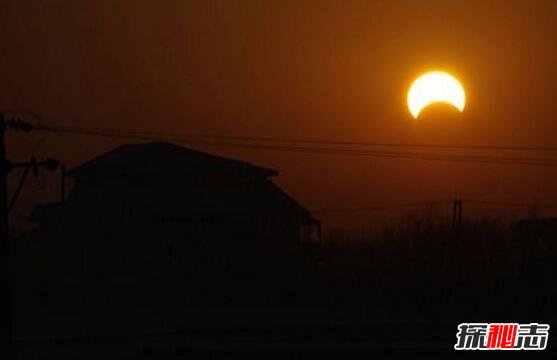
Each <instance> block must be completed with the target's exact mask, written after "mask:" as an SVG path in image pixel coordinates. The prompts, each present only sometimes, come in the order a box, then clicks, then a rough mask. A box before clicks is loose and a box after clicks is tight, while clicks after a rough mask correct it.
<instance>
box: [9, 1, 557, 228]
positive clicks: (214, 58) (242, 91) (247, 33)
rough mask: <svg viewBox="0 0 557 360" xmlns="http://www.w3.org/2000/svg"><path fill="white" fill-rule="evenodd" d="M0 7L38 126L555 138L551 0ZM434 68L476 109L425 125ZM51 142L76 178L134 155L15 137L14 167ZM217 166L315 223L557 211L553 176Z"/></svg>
mask: <svg viewBox="0 0 557 360" xmlns="http://www.w3.org/2000/svg"><path fill="white" fill-rule="evenodd" d="M2 8H3V9H2V11H1V13H0V20H1V21H0V24H1V25H0V30H1V31H0V44H2V50H3V51H2V56H0V78H1V79H2V86H0V106H3V107H20V108H25V109H29V110H32V111H35V112H37V113H40V114H41V115H42V116H43V118H44V119H45V120H44V121H45V123H48V124H57V125H75V126H83V127H101V128H105V127H108V128H120V129H137V130H153V131H177V132H194V133H209V134H225V135H249V136H273V137H308V138H327V139H346V140H363V141H387V142H390V141H394V142H421V143H466V144H503V145H529V144H535V145H555V142H556V140H557V135H556V134H557V122H556V121H555V115H554V114H555V110H557V102H556V101H555V100H556V96H555V84H556V83H557V66H555V64H557V27H556V26H555V24H556V23H557V2H555V1H552V0H547V1H541V0H533V1H510V0H507V1H461V2H453V1H433V0H429V1H428V0H420V1H393V0H390V1H302V0H298V1H284V0H283V1H256V0H254V1H206V0H204V1H160V2H159V1H157V2H154V1H148V0H133V1H132V0H129V1H90V2H83V1H76V2H70V1H48V2H43V1H9V2H8V3H7V4H3V5H2ZM433 68H441V69H445V70H449V71H451V72H453V73H454V74H455V75H456V76H457V77H458V78H459V79H461V80H462V82H463V85H464V87H465V89H466V90H467V98H468V103H467V107H466V110H465V112H464V113H463V114H456V113H454V112H453V111H451V110H449V109H443V108H440V109H430V111H427V112H426V113H424V115H426V116H424V118H423V119H422V121H418V122H415V121H413V120H412V119H411V117H410V116H409V114H408V112H407V110H406V107H405V95H406V90H407V88H408V86H409V85H410V83H411V81H412V80H413V79H414V78H415V77H416V76H417V75H419V74H420V73H421V72H423V71H425V70H430V69H433ZM40 140H42V142H41V143H40V147H39V148H38V154H40V155H44V156H55V157H57V158H59V159H61V160H63V161H64V162H66V163H67V164H69V165H70V166H71V165H76V164H78V163H80V162H82V161H84V160H86V159H88V158H90V157H92V156H95V155H96V154H98V153H99V152H102V151H106V150H108V149H109V148H111V147H112V146H114V145H116V144H118V143H119V142H120V141H116V140H110V141H109V140H103V139H93V138H88V137H71V136H59V135H54V134H50V135H48V136H46V137H44V138H43V136H42V134H33V135H13V134H10V135H9V139H8V145H9V148H8V152H9V155H10V157H11V158H12V159H13V160H24V159H26V158H28V157H29V156H30V153H31V151H32V150H33V148H35V146H36V145H37V143H38V142H39V141H40ZM204 150H207V151H210V152H213V153H217V154H220V155H225V156H231V157H237V158H240V159H245V160H248V161H252V162H254V163H258V164H261V165H266V166H271V167H275V168H277V169H278V170H279V171H280V172H281V175H280V177H279V180H278V181H279V183H280V184H281V185H282V186H283V187H285V189H286V190H287V191H288V192H289V193H290V194H292V195H293V196H294V197H296V198H297V199H299V200H300V201H301V202H302V203H303V204H305V205H307V207H308V208H309V209H310V210H311V209H321V208H353V207H365V206H368V205H370V204H376V203H393V202H394V203H397V202H407V201H429V200H435V199H445V198H452V197H453V196H454V195H455V193H458V194H459V195H460V196H462V197H463V198H475V199H494V200H504V201H528V202H530V201H533V199H534V198H535V197H536V196H537V198H538V199H539V201H540V202H545V203H557V189H556V188H555V183H556V180H557V169H553V168H543V167H542V168H538V167H525V166H504V165H485V164H463V163H449V162H426V161H417V160H392V159H374V158H353V157H343V156H325V155H307V154H287V153H286V154H285V153H273V152H254V151H253V150H231V149H223V148H204ZM487 155H493V153H492V152H491V153H489V154H487ZM495 155H499V153H497V154H495ZM510 155H511V156H529V155H532V154H526V153H518V154H510ZM535 156H553V157H557V154H553V153H550V154H536V155H535ZM56 187H57V185H56V179H55V178H54V177H52V176H45V177H44V178H43V179H41V180H35V179H32V180H30V182H29V186H28V187H27V188H26V190H25V192H24V194H23V196H22V202H23V203H22V204H21V209H20V211H19V214H20V215H19V216H24V214H25V211H24V210H23V209H24V208H25V206H24V205H25V203H29V202H30V201H31V200H32V199H39V200H45V199H48V198H49V196H50V195H48V194H52V193H53V192H54V191H56ZM373 216H374V215H370V216H368V217H364V218H363V219H360V220H357V221H358V222H360V223H362V224H364V223H369V222H370V221H373V220H372V219H373ZM359 217H360V218H361V216H359ZM324 220H326V221H327V222H328V224H329V225H330V224H346V223H347V222H348V220H346V219H339V218H338V217H334V218H332V217H331V218H329V217H325V218H324ZM350 221H356V220H354V219H351V220H350ZM358 226H359V225H358Z"/></svg>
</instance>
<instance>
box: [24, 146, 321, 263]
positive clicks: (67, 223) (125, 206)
mask: <svg viewBox="0 0 557 360" xmlns="http://www.w3.org/2000/svg"><path fill="white" fill-rule="evenodd" d="M277 175H278V172H277V171H276V170H272V169H268V168H264V167H259V166H254V165H251V164H249V163H247V162H244V161H238V160H231V159H226V158H222V157H218V156H213V155H210V154H206V153H203V152H199V151H196V150H192V149H188V148H185V147H181V146H177V145H173V144H169V143H164V142H152V143H143V144H130V145H122V146H119V147H118V148H116V149H114V150H112V151H110V152H108V153H106V154H103V155H101V156H99V157H97V158H94V159H92V160H90V161H88V162H86V163H84V164H83V165H80V166H78V167H76V168H74V169H71V170H69V171H68V172H67V176H68V177H70V178H73V179H74V188H73V190H72V192H71V193H70V195H69V196H68V198H67V199H66V200H65V201H64V202H63V203H56V204H46V205H42V206H39V207H37V208H36V209H35V210H34V212H33V213H32V216H31V219H32V220H33V221H35V222H37V223H38V224H39V227H38V232H37V233H38V234H41V236H42V237H43V238H47V239H48V240H44V241H49V242H50V243H51V244H53V245H54V244H56V243H61V246H59V247H58V248H63V249H71V248H72V247H73V248H74V251H73V252H71V250H63V251H70V252H71V254H73V255H68V256H76V255H75V254H80V251H82V252H85V254H83V255H82V256H83V257H86V258H87V260H83V261H82V262H86V263H87V266H88V267H91V266H92V267H94V268H95V269H96V270H98V271H103V270H105V271H108V272H110V271H112V269H114V268H117V267H118V266H119V265H122V264H123V263H124V264H125V267H132V268H134V267H135V266H134V265H137V266H139V267H144V266H149V264H152V265H154V266H156V267H160V265H161V263H162V264H171V265H173V266H179V264H182V263H188V262H192V261H194V262H195V261H198V262H203V264H204V266H207V267H210V266H212V263H213V262H214V263H222V262H223V261H224V260H223V261H220V260H219V259H221V260H222V259H223V258H232V259H236V260H234V261H237V259H240V258H241V259H248V260H249V259H250V258H255V257H262V256H264V255H262V254H275V255H277V256H278V255H280V254H292V253H296V252H298V251H299V250H300V247H301V244H302V242H304V241H318V239H319V238H320V223H319V221H317V220H316V219H314V218H313V217H312V216H311V214H310V212H309V211H308V210H306V209H305V208H303V207H302V206H301V205H300V204H298V203H297V202H296V201H295V200H294V199H293V198H291V197H290V196H288V195H287V194H286V193H285V192H284V191H282V190H281V189H280V188H279V187H278V186H277V185H276V184H274V183H273V182H272V180H271V178H272V177H275V176H277ZM83 249H85V250H83ZM80 256H81V255H80ZM199 259H203V261H201V260H199ZM93 263H94V264H93ZM96 270H95V271H96Z"/></svg>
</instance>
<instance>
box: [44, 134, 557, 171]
mask: <svg viewBox="0 0 557 360" xmlns="http://www.w3.org/2000/svg"><path fill="white" fill-rule="evenodd" d="M36 129H37V130H43V131H50V132H57V133H65V134H73V135H93V136H102V137H111V138H127V139H141V140H156V139H159V140H167V141H173V142H178V143H185V144H190V145H204V146H220V147H236V148H248V149H256V150H271V151H282V152H300V153H311V154H328V155H350V156H368V157H380V158H399V159H419V160H444V161H458V162H477V163H493V164H512V165H536V166H557V159H549V158H518V157H499V156H475V155H456V154H436V153H422V152H400V151H385V150H365V149H350V148H338V147H336V148H334V147H315V146H301V145H297V146H294V145H284V144H268V143H246V142H238V141H222V140H219V139H222V138H224V137H222V136H214V137H210V136H209V135H204V136H203V137H204V138H206V139H207V140H197V139H193V140H192V139H186V138H184V137H174V136H172V137H171V136H168V137H163V136H157V134H161V133H149V132H134V131H123V130H114V129H85V128H77V127H65V128H62V127H45V126H37V127H36ZM182 135H183V134H182ZM275 140H276V141H277V142H278V141H279V140H278V139H275Z"/></svg>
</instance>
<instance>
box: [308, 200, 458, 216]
mask: <svg viewBox="0 0 557 360" xmlns="http://www.w3.org/2000/svg"><path fill="white" fill-rule="evenodd" d="M451 202H452V201H448V200H447V201H429V202H414V203H398V204H377V205H371V206H366V207H361V208H344V209H342V208H337V209H317V210H313V211H312V212H313V213H316V214H335V213H358V212H374V211H383V210H392V209H402V208H419V207H430V206H436V205H447V204H450V203H451Z"/></svg>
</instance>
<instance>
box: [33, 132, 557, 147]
mask: <svg viewBox="0 0 557 360" xmlns="http://www.w3.org/2000/svg"><path fill="white" fill-rule="evenodd" d="M36 128H37V129H39V130H44V131H54V132H64V133H70V134H85V133H88V134H94V135H122V136H146V137H149V138H173V139H181V138H185V139H206V140H230V141H258V142H269V143H287V144H313V145H344V146H363V147H401V148H437V149H469V150H508V151H557V146H507V145H470V144H417V143H403V142H367V141H345V140H332V139H310V138H290V137H289V138H284V137H283V138H276V137H263V136H236V135H234V136H233V135H211V134H200V133H174V132H156V131H137V130H122V129H106V128H105V129H103V128H82V127H74V126H63V127H60V126H37V127H36Z"/></svg>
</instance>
